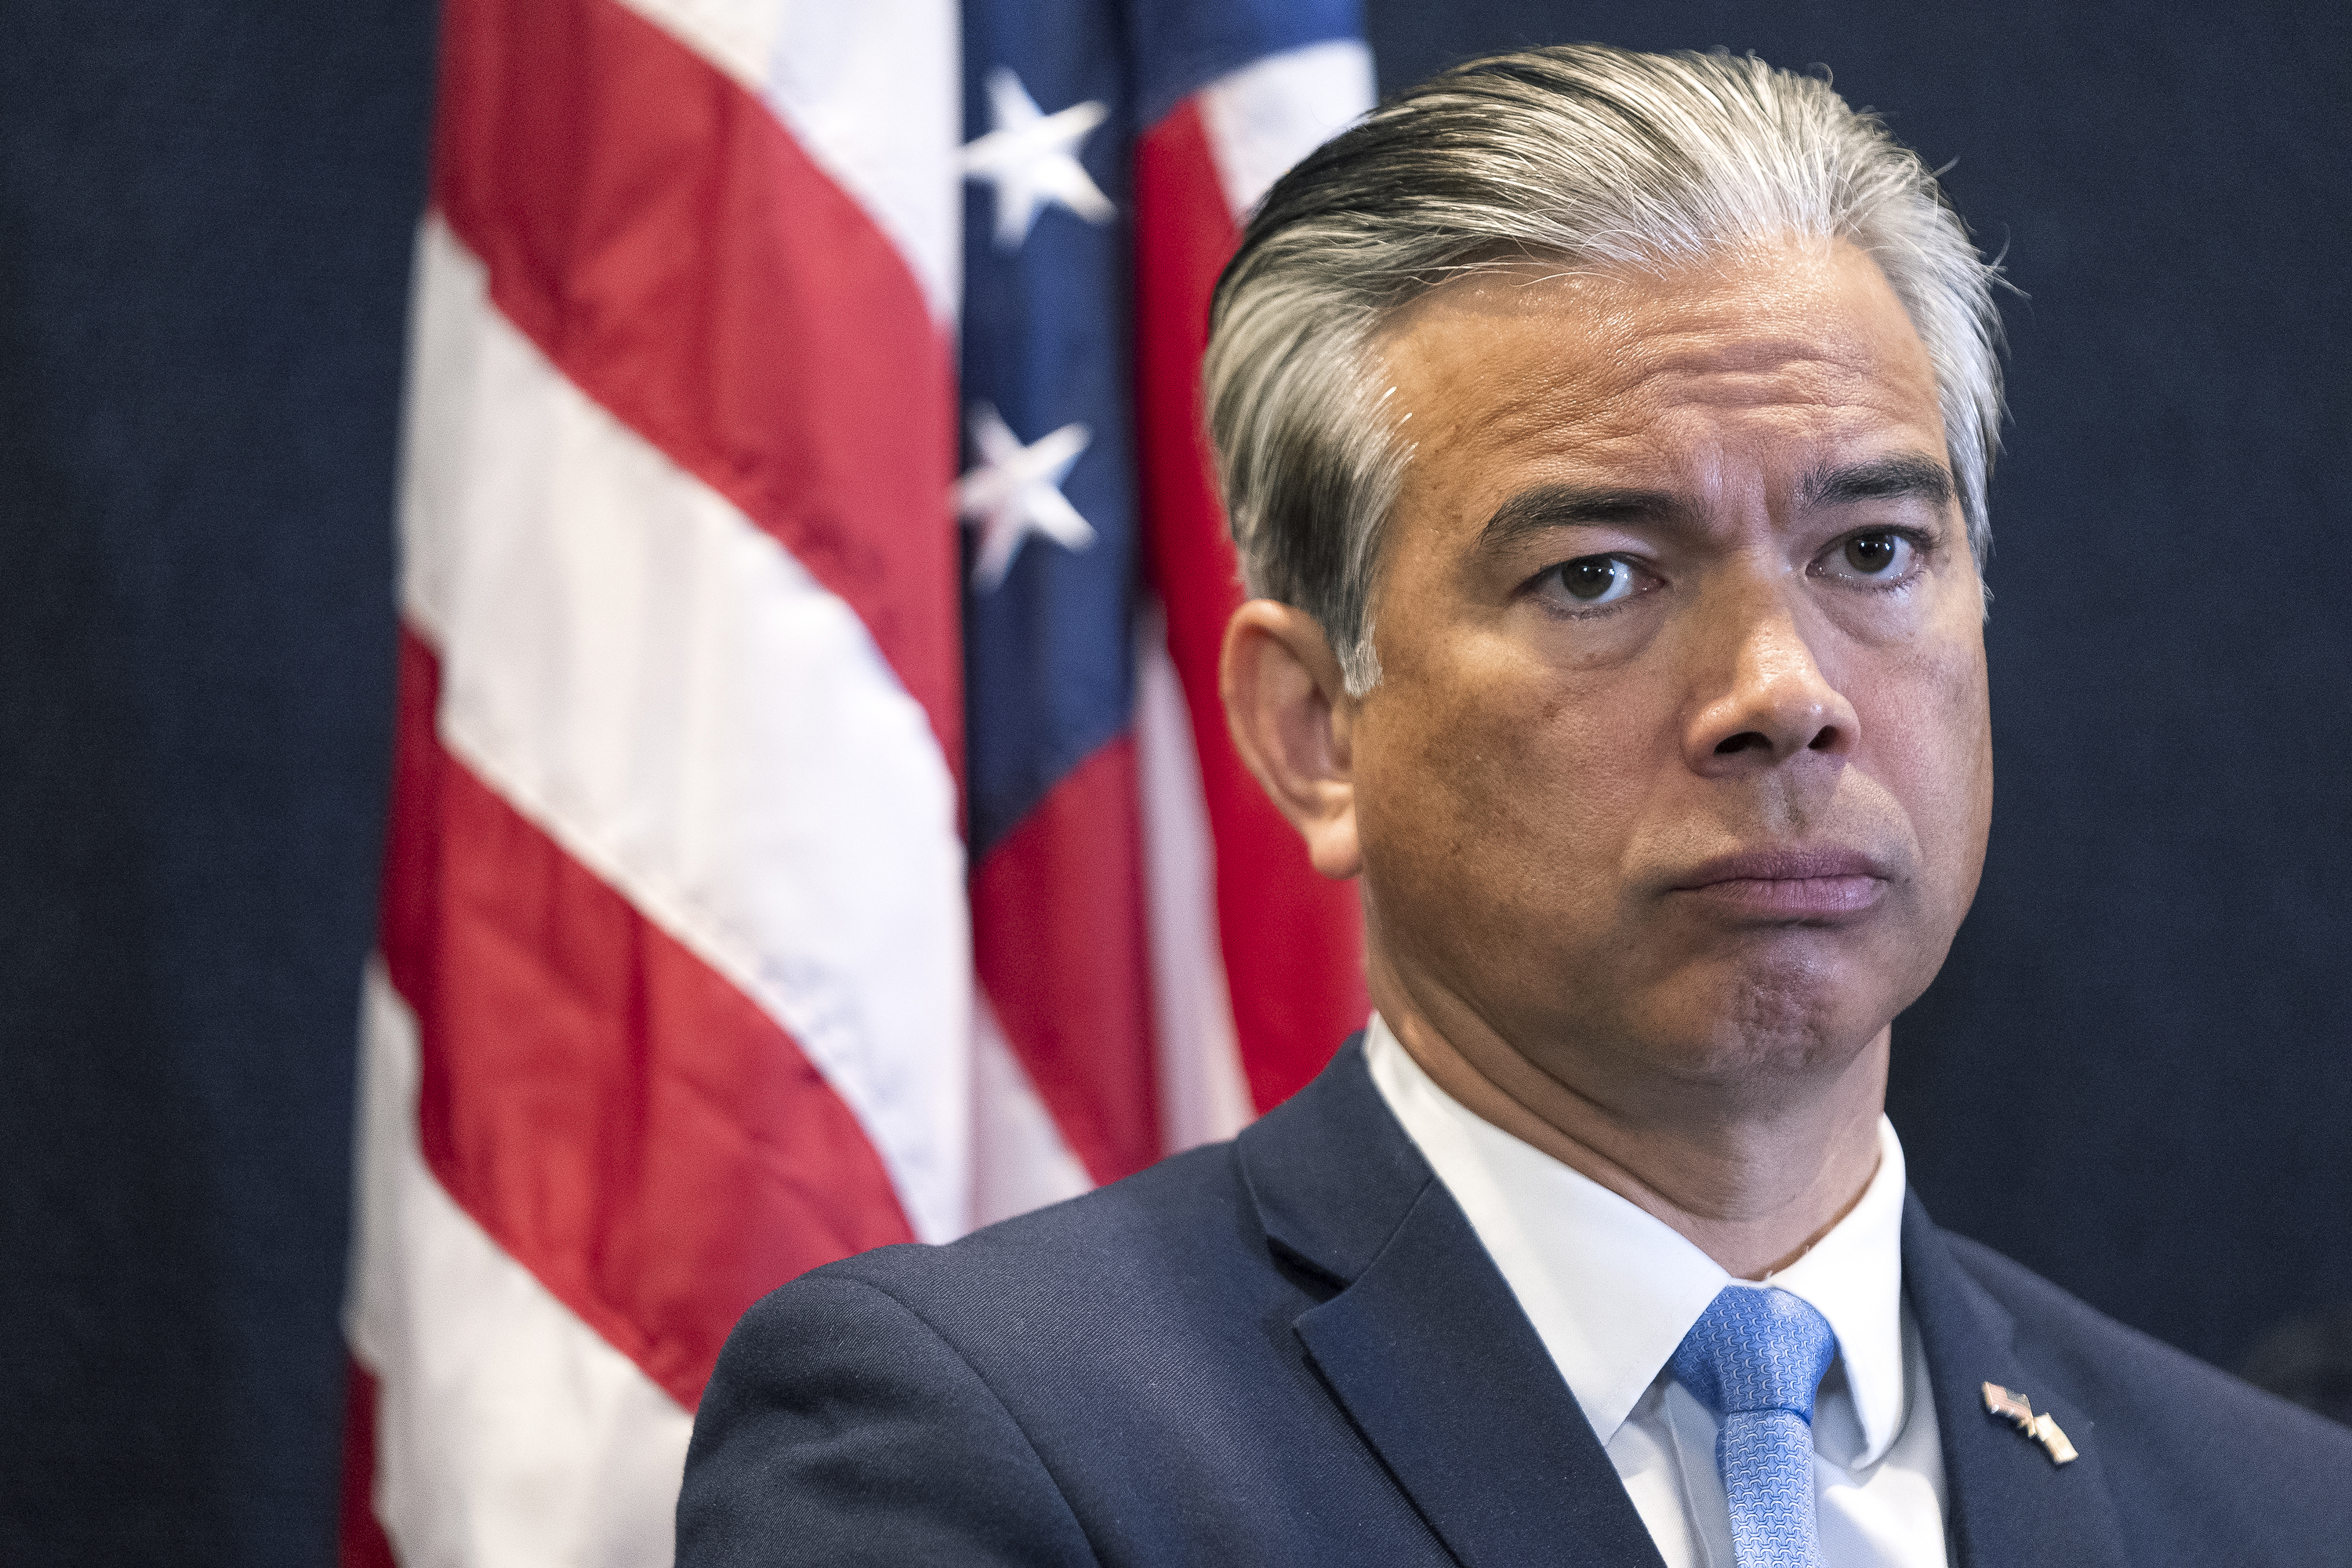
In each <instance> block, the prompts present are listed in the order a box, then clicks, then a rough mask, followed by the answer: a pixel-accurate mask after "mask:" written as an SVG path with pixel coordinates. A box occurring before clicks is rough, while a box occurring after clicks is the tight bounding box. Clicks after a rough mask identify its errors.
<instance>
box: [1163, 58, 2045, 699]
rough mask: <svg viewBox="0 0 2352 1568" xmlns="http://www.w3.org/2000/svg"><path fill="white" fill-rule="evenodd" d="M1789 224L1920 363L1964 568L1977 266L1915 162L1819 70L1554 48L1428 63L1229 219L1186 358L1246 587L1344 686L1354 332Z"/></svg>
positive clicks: (1367, 365) (1363, 575)
mask: <svg viewBox="0 0 2352 1568" xmlns="http://www.w3.org/2000/svg"><path fill="white" fill-rule="evenodd" d="M1790 239H1796V240H1800V241H1804V240H1813V239H1820V240H1843V241H1847V242H1849V243H1851V244H1853V245H1854V246H1855V247H1858V248H1860V249H1861V250H1862V251H1864V253H1865V254H1867V255H1868V256H1870V257H1871V258H1873V259H1874V260H1875V261H1876V262H1877V264H1878V266H1879V268H1880V270H1881V271H1882V272H1884V273H1885V277H1886V279H1887V281H1888V282H1889V283H1890V284H1891V285H1893V287H1894V290H1895V297H1896V298H1897V299H1898V300H1901V301H1902V304H1903V308H1904V310H1906V312H1908V314H1909V316H1910V319H1911V324H1912V326H1913V327H1914V328H1915V329H1916V331H1917V332H1918V334H1919V337H1920V341H1921V342H1923V343H1924V344H1925V345H1926V347H1927V356H1928V359H1929V360H1930V362H1931V363H1933V365H1934V367H1935V372H1936V383H1937V392H1938V395H1939V397H1940V401H1941V404H1942V412H1943V418H1944V438H1945V442H1946V445H1947V447H1948V456H1949V458H1950V461H1951V465H1952V469H1953V478H1954V480H1955V482H1956V484H1957V486H1958V491H1959V502H1960V510H1961V514H1962V516H1963V517H1964V518H1965V519H1966V521H1967V523H1968V530H1969V544H1970V547H1971V548H1972V549H1973V550H1974V551H1975V552H1976V557H1977V561H1978V564H1979V567H1981V566H1982V564H1983V562H1984V556H1985V551H1986V548H1987V546H1988V544H1989V543H1990V524H1989V521H1988V519H1987V517H1986V512H1985V487H1986V482H1987V480H1988V479H1989V478H1990V473H1991V468H1992V458H1993V454H1994V452H1995V450H1996V449H1997V447H1998V446H1999V442H2000V415H2001V408H2000V357H1999V350H2000V315H1999V312H1998V311H1997V310H1995V308H1994V306H1993V302H1992V293H1991V290H1992V283H1993V280H1994V278H1995V276H1996V268H1994V267H1993V266H1992V265H1991V264H1990V263H1988V262H1987V261H1986V260H1985V259H1984V258H1982V257H1981V256H1979V254H1978V251H1977V248H1976V247H1975V246H1974V245H1973V244H1972V243H1970V241H1969V236H1968V229H1967V227H1966V226H1965V225H1964V224H1962V223H1961V221H1960V218H1959V216H1958V214H1957V213H1955V212H1954V211H1953V210H1952V208H1951V206H1950V205H1949V204H1948V203H1947V202H1946V201H1945V199H1944V195H1943V193H1942V191H1941V190H1940V189H1939V188H1938V187H1937V184H1936V179H1935V176H1934V174H1932V173H1931V172H1930V171H1929V170H1928V168H1927V165H1926V164H1925V163H1923V162H1921V160H1920V158H1919V157H1918V155H1917V154H1916V153H1913V152H1911V151H1910V150H1909V149H1908V148H1906V147H1904V146H1902V145H1901V144H1900V143H1898V142H1895V139H1894V138H1893V137H1892V136H1891V135H1889V134H1888V133H1887V132H1886V129H1885V126H1884V125H1882V124H1881V123H1880V122H1879V121H1878V120H1877V119H1876V118H1875V117H1874V116H1873V115H1870V114H1866V113H1859V112H1856V111H1855V110H1853V109H1851V108H1849V107H1847V105H1846V102H1845V100H1843V99H1842V98H1840V97H1839V96H1838V95H1837V93H1836V92H1835V91H1833V90H1832V89H1831V87H1830V85H1829V83H1828V82H1827V81H1826V80H1823V79H1819V78H1816V77H1810V76H1799V75H1797V74H1795V73H1793V72H1790V71H1784V70H1776V69H1774V68H1772V67H1770V66H1768V65H1766V64H1765V63H1764V62H1763V61H1761V60H1759V59H1757V58H1753V57H1752V56H1750V57H1738V56H1733V55H1730V54H1727V53H1724V52H1721V51H1717V52H1716V53H1713V54H1696V53H1685V54H1675V55H1648V54H1636V53H1633V52H1632V51H1630V50H1626V49H1618V48H1612V47H1606V46H1602V45H1597V44H1576V45H1563V46H1559V47H1552V48H1542V49H1527V50H1522V51H1520V52H1518V53H1515V54H1508V55H1497V56H1494V57H1492V58H1487V59H1481V60H1473V61H1471V62H1470V63H1468V64H1466V65H1462V66H1457V67H1455V68H1453V69H1451V70H1448V71H1445V72H1444V73H1442V74H1440V75H1438V76H1435V77H1433V78H1431V79H1429V80H1428V81H1426V82H1423V84H1421V85H1420V86H1419V87H1416V88H1413V89H1411V90H1410V91H1407V92H1405V93H1403V94H1402V95H1401V96H1399V97H1397V98H1395V99H1392V100H1390V101H1389V102H1387V103H1385V104H1383V105H1382V106H1381V108H1379V109H1377V110H1374V111H1373V112H1372V113H1371V114H1370V115H1369V116H1367V117H1366V118H1365V119H1364V120H1363V121H1361V122H1360V123H1359V124H1357V125H1356V126H1354V127H1353V128H1352V129H1350V130H1349V131H1347V132H1344V133H1343V134H1341V135H1339V137H1337V138H1335V139H1334V140H1332V141H1331V142H1327V143H1326V144H1325V145H1324V146H1323V147H1322V148H1321V149H1320V150H1318V152H1316V153H1313V154H1312V155H1311V156H1309V157H1308V158H1307V160H1306V161H1305V162H1304V163H1300V164H1299V165H1298V166H1297V168H1295V169H1293V170H1291V171H1290V173H1288V174H1285V175H1284V176H1283V177H1282V179H1281V180H1280V181H1279V182H1277V183H1276V185H1275V186H1274V188H1273V189H1272V190H1271V191H1269V192H1267V193H1266V196H1265V201H1264V202H1263V203H1261V204H1260V205H1259V207H1258V209H1257V211H1256V213H1255V216H1252V218H1251V219H1250V222H1249V225H1248V226H1247V228H1246V229H1245V230H1244V234H1243V237H1242V243H1241V248H1240V250H1239V251H1238V252H1237V253H1236V254H1235V256H1234V259H1233V261H1232V263H1231V265H1229V266H1228V267H1227V268H1225V272H1224V276H1223V278H1222V279H1220V280H1219V281H1218V284H1217V292H1216V299H1215V302H1214V304H1213V307H1212V310H1211V316H1210V321H1211V327H1210V340H1209V353H1208V359H1207V363H1206V364H1205V366H1204V371H1203V374H1204V377H1205V380H1206V392H1207V404H1208V414H1209V426H1210V435H1211V438H1212V440H1213V444H1214V446H1215V448H1216V453H1217V465H1218V472H1219V476H1220V479H1221V481H1222V483H1223V489H1224V499H1225V506H1226V510H1227V515H1228V516H1229V517H1230V518H1231V519H1232V521H1233V529H1234V540H1235V542H1236V543H1238V544H1239V546H1240V549H1241V557H1242V568H1243V573H1244V576H1245V577H1246V579H1247V582H1248V584H1249V588H1250V591H1251V593H1253V594H1254V595H1260V596H1264V597H1268V598H1274V599H1279V600H1281V601H1283V602H1285V603H1286V604H1289V605H1296V606H1297V607H1298V608H1300V609H1303V610H1305V611H1307V613H1308V614H1310V615H1312V616H1314V617H1315V618H1316V619H1317V620H1318V621H1319V622H1320V623H1321V624H1322V626H1323V629H1324V632H1325V634H1326V636H1328V637H1329V639H1330V642H1331V647H1332V649H1333V651H1334V652H1335V653H1337V654H1338V655H1339V663H1340V667H1341V668H1342V669H1343V671H1344V672H1345V674H1346V677H1347V683H1348V689H1349V691H1350V692H1352V693H1354V694H1355V695H1358V696H1361V695H1362V694H1363V693H1365V692H1366V691H1369V690H1370V689H1371V688H1372V686H1373V685H1374V684H1375V683H1376V682H1377V681H1378V680H1379V679H1380V664H1379V660H1378V658H1376V656H1375V655H1374V653H1373V650H1372V637H1371V625H1370V608H1371V606H1370V592H1371V585H1372V576H1373V572H1374V569H1375V567H1376V565H1377V563H1378V560H1379V554H1380V548H1381V532H1382V529H1383V525H1384V523H1385V522H1386V521H1387V517H1388V513H1389V511H1390V510H1391V507H1392V506H1393V504H1394V502H1395V500H1396V495H1397V490H1398V487H1399V485H1400V484H1401V482H1402V479H1403V475H1404V468H1405V464H1406V463H1407V461H1408V460H1409V458H1410V449H1409V448H1408V447H1406V446H1405V445H1404V443H1403V442H1402V440H1401V439H1400V438H1399V437H1397V436H1396V434H1395V433H1394V429H1393V425H1394V420H1393V418H1392V416H1390V415H1389V413H1388V412H1387V411H1386V410H1385V409H1384V408H1383V406H1382V403H1383V399H1384V396H1385V390H1386V389H1385V387H1384V386H1383V385H1382V383H1381V377H1380V374H1379V365H1378V363H1377V362H1376V358H1375V354H1374V349H1373V344H1374V340H1375V338H1376V337H1377V335H1378V334H1379V332H1380V331H1381V328H1382V327H1383V326H1384V325H1385V324H1386V323H1387V322H1388V321H1390V320H1391V319H1392V318H1393V317H1394V316H1395V314H1396V313H1397V312H1398V311H1399V310H1402V308H1403V307H1404V306H1406V305H1407V304H1409V303H1411V302H1412V300H1415V299H1417V298H1419V297H1420V296H1422V295H1423V294H1425V293H1427V292H1428V291H1429V290H1431V289H1434V288H1436V287H1438V286H1439V285H1440V284H1442V283H1444V282H1447V281H1449V280H1450V279H1455V278H1459V277H1463V276H1465V275H1466V274H1470V273H1475V272H1476V271H1478V270H1480V269H1482V268H1490V267H1498V266H1504V265H1511V264H1516V263H1520V262H1524V261H1527V260H1530V259H1536V260H1549V261H1558V262H1560V263H1563V264H1565V265H1569V266H1577V267H1585V268H1597V269H1612V268H1613V269H1627V270H1643V271H1649V272H1661V271H1664V270H1666V269H1669V268H1678V267H1683V266H1687V265H1691V264H1694V263H1698V262H1703V261H1705V260H1706V259H1708V258H1713V257H1717V256H1720V255H1723V254H1725V253H1726V252H1729V251H1736V250H1738V249H1741V248H1744V247H1753V246H1759V245H1769V244H1774V243H1784V242H1786V241H1788V240H1790Z"/></svg>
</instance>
